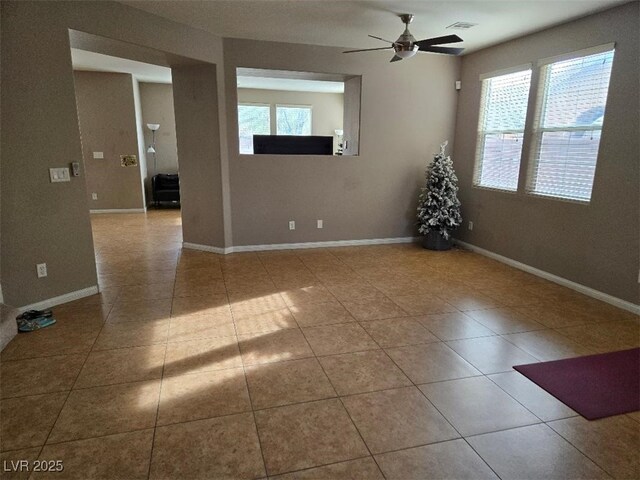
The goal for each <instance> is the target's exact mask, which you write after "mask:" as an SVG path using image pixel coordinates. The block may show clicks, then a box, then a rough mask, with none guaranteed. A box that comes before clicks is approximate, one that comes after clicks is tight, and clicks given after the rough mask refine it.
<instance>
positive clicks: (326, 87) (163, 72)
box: [71, 48, 344, 93]
mask: <svg viewBox="0 0 640 480" xmlns="http://www.w3.org/2000/svg"><path fill="white" fill-rule="evenodd" d="M71 61H72V63H73V69H74V70H84V71H91V72H113V73H130V74H131V75H133V76H134V77H135V78H137V79H138V81H140V82H149V83H171V69H170V68H168V67H161V66H158V65H151V64H149V63H143V62H137V61H134V60H127V59H125V58H119V57H112V56H111V55H104V54H101V53H94V52H88V51H86V50H80V49H78V48H72V49H71ZM262 72H266V71H262ZM238 87H239V88H257V89H263V90H287V91H293V92H320V93H342V92H344V83H343V82H334V81H322V80H309V79H301V78H281V77H279V75H278V72H275V71H274V75H273V76H266V75H264V74H263V75H258V74H256V72H250V71H247V73H246V75H238Z"/></svg>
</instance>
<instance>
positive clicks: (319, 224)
mask: <svg viewBox="0 0 640 480" xmlns="http://www.w3.org/2000/svg"><path fill="white" fill-rule="evenodd" d="M317 226H318V228H322V227H323V222H322V220H318V222H317Z"/></svg>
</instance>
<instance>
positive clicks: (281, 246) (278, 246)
mask: <svg viewBox="0 0 640 480" xmlns="http://www.w3.org/2000/svg"><path fill="white" fill-rule="evenodd" d="M415 241H417V238H414V237H396V238H365V239H362V240H333V241H327V242H301V243H271V244H266V245H239V246H236V247H231V249H232V251H233V252H262V251H265V250H298V249H303V248H333V247H355V246H362V245H387V244H391V243H413V242H415Z"/></svg>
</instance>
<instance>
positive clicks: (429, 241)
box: [422, 230, 451, 250]
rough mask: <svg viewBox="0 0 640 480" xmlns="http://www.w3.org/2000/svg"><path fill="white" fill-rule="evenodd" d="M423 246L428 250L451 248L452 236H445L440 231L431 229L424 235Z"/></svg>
mask: <svg viewBox="0 0 640 480" xmlns="http://www.w3.org/2000/svg"><path fill="white" fill-rule="evenodd" d="M422 246H423V247H424V248H426V249H428V250H451V237H449V238H444V235H442V234H441V233H440V232H437V231H435V230H431V231H430V232H429V233H427V234H426V235H425V236H424V237H422Z"/></svg>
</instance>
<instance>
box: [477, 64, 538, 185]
mask: <svg viewBox="0 0 640 480" xmlns="http://www.w3.org/2000/svg"><path fill="white" fill-rule="evenodd" d="M527 71H528V72H529V88H528V90H527V99H526V104H527V108H526V110H525V115H524V123H523V127H522V129H504V130H483V127H484V123H485V119H486V115H487V106H488V102H489V95H487V92H486V89H487V88H488V86H489V84H490V83H489V82H490V81H491V80H492V79H494V78H497V77H502V76H506V75H511V74H515V73H524V72H527ZM533 76H534V70H533V65H532V64H531V63H526V64H522V65H517V66H513V67H510V68H505V69H501V70H496V71H493V72H487V73H483V74H481V75H480V81H481V88H480V109H479V114H478V126H477V130H476V134H477V137H476V148H475V155H474V168H473V177H472V181H471V183H472V187H474V188H479V189H483V190H491V191H496V192H502V193H509V194H516V193H518V190H519V184H520V174H521V172H522V163H523V159H524V153H525V150H524V143H525V140H526V134H527V118H528V115H529V102H530V100H531V88H532V85H533ZM490 134H521V135H522V146H521V149H520V160H519V163H518V176H517V179H516V185H515V188H513V189H510V188H503V187H497V186H492V185H483V184H482V183H480V182H481V178H482V167H483V163H484V152H485V144H486V137H487V135H490Z"/></svg>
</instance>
